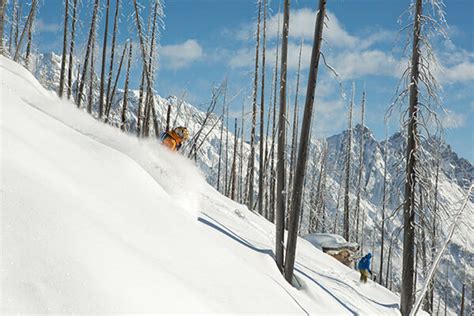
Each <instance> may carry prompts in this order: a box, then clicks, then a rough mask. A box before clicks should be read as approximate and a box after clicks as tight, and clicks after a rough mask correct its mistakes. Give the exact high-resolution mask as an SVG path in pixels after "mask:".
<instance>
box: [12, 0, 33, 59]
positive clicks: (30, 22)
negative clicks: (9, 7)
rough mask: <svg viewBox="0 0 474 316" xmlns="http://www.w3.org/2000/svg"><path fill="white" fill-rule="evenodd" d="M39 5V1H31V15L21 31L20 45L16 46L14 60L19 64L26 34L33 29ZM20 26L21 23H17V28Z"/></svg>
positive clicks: (29, 14)
mask: <svg viewBox="0 0 474 316" xmlns="http://www.w3.org/2000/svg"><path fill="white" fill-rule="evenodd" d="M37 4H38V1H37V0H32V1H31V6H30V13H28V17H27V18H26V22H25V26H24V27H23V30H22V31H21V36H20V40H19V41H18V43H17V45H16V50H15V56H14V57H13V60H14V61H16V62H18V61H19V58H20V53H21V47H22V44H23V40H24V38H25V34H26V33H27V31H28V30H29V29H30V27H32V25H33V19H34V16H35V14H36V6H37ZM20 12H21V7H20ZM20 16H21V15H20ZM18 24H19V22H17V26H18Z"/></svg>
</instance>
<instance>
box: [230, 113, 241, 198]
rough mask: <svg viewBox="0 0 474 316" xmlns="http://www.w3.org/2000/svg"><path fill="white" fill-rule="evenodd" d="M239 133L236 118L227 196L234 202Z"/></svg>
mask: <svg viewBox="0 0 474 316" xmlns="http://www.w3.org/2000/svg"><path fill="white" fill-rule="evenodd" d="M238 135H239V131H238V130H237V118H235V121H234V152H233V155H232V167H231V172H230V177H231V182H230V190H229V191H230V193H229V196H230V198H231V199H232V200H235V191H236V187H235V186H236V182H237V181H236V177H237V170H236V169H237V144H238V138H237V136H238Z"/></svg>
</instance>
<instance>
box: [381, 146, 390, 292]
mask: <svg viewBox="0 0 474 316" xmlns="http://www.w3.org/2000/svg"><path fill="white" fill-rule="evenodd" d="M387 145H388V139H387V137H385V142H384V151H383V189H382V211H381V213H382V219H381V221H382V222H381V225H380V264H379V284H380V285H382V284H383V260H384V250H385V208H386V206H387V169H388V168H387V167H388V166H387V163H388V160H387V158H388V147H387Z"/></svg>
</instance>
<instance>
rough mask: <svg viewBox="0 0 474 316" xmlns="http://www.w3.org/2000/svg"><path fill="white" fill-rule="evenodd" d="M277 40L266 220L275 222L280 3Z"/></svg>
mask: <svg viewBox="0 0 474 316" xmlns="http://www.w3.org/2000/svg"><path fill="white" fill-rule="evenodd" d="M277 26H278V27H277V28H278V31H277V42H276V46H275V66H274V71H273V106H272V108H273V114H272V145H271V147H270V194H269V199H270V206H269V213H270V214H269V216H268V220H269V221H270V222H272V223H274V222H275V206H276V201H275V189H276V177H277V175H276V170H275V140H276V138H277V134H276V133H277V130H278V128H277V121H276V107H277V89H278V61H279V52H280V50H279V47H280V5H279V6H278V24H277Z"/></svg>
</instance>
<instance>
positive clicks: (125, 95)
mask: <svg viewBox="0 0 474 316" xmlns="http://www.w3.org/2000/svg"><path fill="white" fill-rule="evenodd" d="M132 51H133V46H132V39H130V47H129V49H128V64H127V75H126V76H125V87H124V92H123V102H122V125H121V126H120V128H121V129H122V131H124V132H125V131H126V121H127V105H128V82H129V78H130V65H131V63H132Z"/></svg>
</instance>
